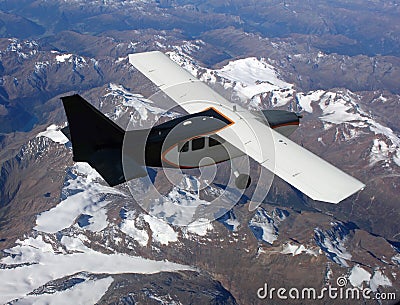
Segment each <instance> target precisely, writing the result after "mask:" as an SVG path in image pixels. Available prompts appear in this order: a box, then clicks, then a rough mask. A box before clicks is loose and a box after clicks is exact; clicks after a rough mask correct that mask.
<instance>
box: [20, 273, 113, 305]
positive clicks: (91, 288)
mask: <svg viewBox="0 0 400 305" xmlns="http://www.w3.org/2000/svg"><path fill="white" fill-rule="evenodd" d="M113 281H114V279H113V278H112V277H111V276H109V277H106V278H103V279H98V280H87V281H85V282H83V283H79V284H76V285H74V286H73V287H71V288H69V289H67V290H64V291H57V292H55V293H44V294H39V295H36V294H33V295H28V296H26V297H23V298H21V299H18V300H17V301H16V302H13V304H18V305H25V304H26V305H28V304H35V305H41V304H43V305H45V304H57V305H69V304H77V305H87V304H96V303H97V302H98V301H99V300H100V299H101V297H102V296H103V295H104V294H105V293H106V292H107V290H108V288H109V287H110V285H111V283H112V282H113Z"/></svg>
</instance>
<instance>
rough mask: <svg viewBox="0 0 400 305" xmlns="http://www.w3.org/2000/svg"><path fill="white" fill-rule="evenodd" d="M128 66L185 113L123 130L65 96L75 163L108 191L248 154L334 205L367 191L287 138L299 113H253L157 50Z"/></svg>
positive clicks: (239, 178)
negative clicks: (166, 171)
mask: <svg viewBox="0 0 400 305" xmlns="http://www.w3.org/2000/svg"><path fill="white" fill-rule="evenodd" d="M129 62H130V64H132V65H133V66H134V67H135V68H136V69H137V70H138V71H139V72H141V73H142V74H144V76H146V77H147V78H148V79H149V80H150V81H151V82H152V83H154V84H155V85H156V86H157V87H158V88H159V89H160V90H161V91H162V92H163V93H164V94H165V95H167V96H168V97H169V98H171V99H172V100H173V101H175V102H176V103H177V104H178V105H179V106H180V107H182V108H183V109H184V110H185V111H186V112H187V113H188V114H187V115H183V116H180V117H178V118H175V119H171V120H169V121H167V122H165V123H161V124H158V125H155V126H153V127H152V128H149V129H139V130H128V131H125V130H123V129H122V128H121V127H119V126H118V125H117V124H115V123H114V122H113V121H111V120H110V119H108V118H107V117H106V116H105V115H103V114H102V113H101V112H100V111H99V110H97V109H96V108H95V107H93V106H92V105H91V104H90V103H88V102H87V101H86V100H84V99H83V98H82V97H81V96H79V95H77V94H75V95H71V96H66V97H62V102H63V105H64V109H65V112H66V115H67V119H68V126H67V127H65V128H63V129H62V132H63V133H64V134H65V135H66V136H67V137H68V138H69V139H70V140H71V143H72V148H73V160H74V161H83V162H88V163H89V164H90V165H91V166H92V167H93V168H94V169H96V170H97V172H98V173H99V174H100V175H101V176H102V177H103V178H104V180H105V181H106V182H107V183H108V184H109V185H110V186H115V185H118V184H121V183H124V182H126V181H129V180H131V179H135V178H140V177H145V176H146V175H147V170H146V167H171V168H199V167H202V166H207V165H211V164H216V163H219V162H223V161H227V160H230V159H233V158H237V157H240V156H244V155H247V156H249V157H251V158H253V159H254V160H255V161H257V162H258V163H259V164H260V165H261V166H263V167H264V168H266V169H268V170H269V171H272V172H273V173H275V174H276V175H278V176H279V177H280V178H282V179H283V180H285V181H286V182H288V183H289V184H291V185H292V186H293V187H295V188H297V189H298V190H300V191H301V192H302V193H303V194H305V195H307V196H308V197H310V198H311V199H313V200H318V201H324V202H329V203H339V202H340V201H342V200H344V199H345V198H347V197H349V196H351V195H352V194H354V193H355V192H357V191H359V190H361V189H363V188H364V187H365V185H364V184H363V183H362V182H360V181H358V180H357V179H355V178H353V177H351V176H349V175H348V174H346V173H344V172H343V171H341V170H340V169H338V168H336V167H334V166H333V165H331V164H330V163H328V162H326V161H324V160H323V159H321V158H319V157H318V156H316V155H315V154H313V153H311V152H310V151H308V150H306V149H304V148H303V147H301V146H299V145H298V144H296V143H294V142H293V141H291V140H289V139H288V138H287V136H289V135H290V134H291V133H292V132H293V131H294V130H295V129H296V128H297V127H298V125H299V119H300V118H301V116H299V115H297V114H296V113H294V112H289V111H283V110H263V111H261V112H260V113H253V112H250V111H248V110H246V109H244V108H243V107H241V106H240V105H237V104H234V103H231V102H229V101H228V100H226V99H225V98H224V97H222V96H221V95H219V94H218V93H216V92H215V91H214V90H212V89H211V88H210V87H209V86H207V85H206V84H205V83H203V82H202V81H200V80H198V79H197V78H195V77H194V76H193V75H191V74H190V73H189V72H187V71H186V70H184V69H183V68H182V67H180V66H179V65H178V64H176V63H175V62H173V61H172V60H171V59H170V58H169V57H168V56H166V55H165V54H163V53H161V52H158V51H154V52H145V53H135V54H130V55H129ZM201 160H206V161H205V162H201ZM127 164H128V165H127ZM235 176H236V181H235V184H236V186H237V187H238V188H239V189H245V188H247V187H249V185H250V184H251V178H250V176H249V175H247V174H240V173H238V174H237V175H235Z"/></svg>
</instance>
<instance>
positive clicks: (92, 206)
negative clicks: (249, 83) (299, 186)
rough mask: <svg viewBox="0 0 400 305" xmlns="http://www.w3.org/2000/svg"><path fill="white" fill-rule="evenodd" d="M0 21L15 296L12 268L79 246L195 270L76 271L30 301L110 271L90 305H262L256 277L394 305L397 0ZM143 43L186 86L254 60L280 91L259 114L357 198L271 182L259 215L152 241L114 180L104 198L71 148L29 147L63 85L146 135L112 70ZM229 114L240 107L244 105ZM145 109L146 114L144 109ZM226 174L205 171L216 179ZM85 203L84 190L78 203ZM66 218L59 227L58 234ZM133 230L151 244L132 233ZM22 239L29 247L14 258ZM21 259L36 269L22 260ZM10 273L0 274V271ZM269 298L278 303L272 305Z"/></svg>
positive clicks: (174, 4)
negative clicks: (351, 291)
mask: <svg viewBox="0 0 400 305" xmlns="http://www.w3.org/2000/svg"><path fill="white" fill-rule="evenodd" d="M106 2H107V3H106ZM0 10H1V11H0V26H1V27H0V29H1V31H0V32H1V36H2V38H1V39H0V77H1V78H0V250H1V251H2V258H1V259H2V262H1V263H0V278H1V277H3V276H4V278H2V281H3V280H4V282H5V283H11V284H10V285H12V283H14V286H15V287H17V286H18V283H20V282H21V281H19V282H18V281H15V282H13V281H14V274H16V273H17V272H19V270H25V271H26V272H27V273H26V274H28V273H29V270H28V269H29V268H27V269H24V268H26V267H27V264H32V266H35V264H37V263H38V262H39V264H38V265H40V264H43V265H46V264H48V263H49V260H48V257H51V258H52V257H53V256H51V255H54V257H56V258H57V255H59V256H58V258H59V259H60V261H61V260H62V259H61V257H66V258H70V257H72V256H73V255H76V254H78V253H81V254H82V255H83V256H84V255H86V254H89V256H90V255H91V256H93V257H94V256H96V255H100V254H107V255H116V254H121V255H123V256H124V257H125V258H126V257H131V256H140V257H143V258H146V259H149V260H157V261H164V260H168V261H170V262H176V263H180V264H183V265H188V266H192V267H194V268H196V270H195V271H187V270H180V271H176V272H164V271H160V272H157V273H154V274H140V273H135V270H134V268H132V270H130V272H118V273H117V274H114V273H110V272H95V271H93V270H89V265H90V264H89V263H88V266H86V268H83V269H82V270H80V271H76V270H73V271H65V272H64V273H62V274H61V275H59V276H58V277H57V276H54V277H51V276H49V279H48V280H47V281H48V282H45V283H42V284H41V285H39V287H34V289H31V290H30V291H29V293H31V295H32V296H38V297H43V296H47V295H52V294H53V293H54V292H55V291H58V292H65V291H68V289H70V288H71V289H73V287H80V284H81V283H91V282H98V281H100V280H102V279H107V278H108V277H109V276H112V284H110V286H108V288H107V289H106V290H105V291H104V294H100V293H99V297H100V296H101V299H99V300H98V303H101V304H136V303H139V304H159V303H163V302H164V303H171V304H179V303H181V304H189V303H196V304H200V303H201V304H262V303H263V302H265V303H270V300H260V299H259V298H257V290H258V289H259V288H261V287H263V285H264V284H265V283H268V285H269V286H271V287H275V288H279V287H284V288H286V289H290V288H293V287H296V288H299V289H301V288H303V287H313V288H315V289H317V291H318V290H319V289H322V288H323V287H327V285H331V286H334V287H337V286H336V284H337V283H336V280H337V279H338V278H339V277H340V276H345V277H347V279H348V283H347V286H346V287H348V288H354V287H357V286H358V287H359V288H360V291H361V288H366V287H369V288H371V289H375V290H376V291H378V292H395V293H396V294H397V300H398V297H399V296H400V294H399V291H400V286H399V284H398V277H399V276H400V274H399V264H400V263H399V260H400V258H399V241H400V235H399V225H398V219H399V217H400V214H399V213H400V210H399V207H398V187H399V177H400V172H399V171H400V166H399V164H398V163H397V162H396V160H397V159H396V153H397V152H398V150H399V147H398V142H396V141H397V140H398V138H399V136H398V135H399V132H400V125H399V122H398V118H397V114H398V112H399V107H400V105H399V103H400V98H399V95H398V94H399V86H398V79H399V77H400V75H399V73H400V72H399V71H400V68H399V67H400V61H399V57H398V56H399V53H398V50H399V48H398V47H399V41H400V40H399V37H398V33H399V31H398V23H397V22H396V21H397V20H398V18H399V17H398V15H399V6H398V3H397V2H396V1H345V0H343V1H342V0H341V1H335V3H332V2H331V1H318V3H317V2H316V1H313V0H312V1H302V2H296V1H264V2H257V3H256V2H248V1H239V0H235V1H214V2H213V3H210V2H207V1H180V0H179V1H178V0H177V1H86V2H82V1H79V0H76V1H69V2H68V1H67V2H65V1H56V0H54V1H40V0H36V1H32V0H24V1H18V2H15V1H8V0H5V1H0ZM49 17H51V18H49ZM149 50H161V51H163V52H167V51H173V52H176V54H178V55H179V56H181V57H182V58H183V59H185V58H186V59H187V60H188V61H189V63H190V65H193V66H194V67H195V69H196V71H198V72H197V73H198V76H199V77H201V76H203V75H207V73H209V70H208V69H209V68H212V69H214V70H215V69H219V68H221V67H223V66H224V65H225V64H227V63H228V61H232V60H236V59H238V58H247V57H250V56H256V57H258V58H259V59H260V58H265V59H266V62H268V63H269V64H271V65H272V66H274V67H275V69H276V71H277V73H278V75H279V77H280V78H281V79H284V80H285V81H287V82H289V83H292V84H293V89H290V90H288V89H277V90H274V91H271V92H263V93H261V94H259V96H258V97H260V101H261V103H260V104H259V107H261V108H263V109H269V108H278V109H286V110H287V109H291V110H295V111H301V113H302V115H303V119H302V120H301V127H300V128H299V129H298V130H297V131H296V132H295V133H294V134H293V135H292V139H293V140H294V141H295V142H297V143H299V144H301V145H303V146H304V147H306V148H307V149H309V150H311V151H313V152H314V153H316V154H318V155H320V156H321V157H323V158H324V159H326V160H328V161H329V162H331V163H333V164H334V165H336V166H338V167H340V168H341V169H343V170H345V171H346V172H348V173H350V174H351V175H353V176H355V177H356V178H358V179H360V180H361V181H363V182H364V183H365V184H366V188H365V190H363V191H362V192H360V193H359V194H356V195H354V196H352V197H351V198H349V199H347V200H345V201H344V202H342V203H340V204H339V205H330V204H325V203H321V202H313V201H312V200H310V199H308V198H306V197H305V196H304V195H302V194H301V193H299V192H298V191H297V190H295V189H293V188H291V187H290V186H289V185H288V184H286V183H285V182H284V181H282V180H280V179H279V178H277V177H275V181H274V183H273V185H272V187H271V189H270V191H269V193H268V196H267V198H266V199H265V201H264V203H263V204H262V205H261V207H260V208H259V209H258V210H257V211H253V212H250V211H249V210H248V205H249V204H248V203H247V201H246V197H243V198H242V200H241V201H240V203H238V204H237V205H236V206H235V207H234V209H233V210H232V211H231V212H229V213H227V214H226V215H224V217H222V218H221V219H219V220H216V221H214V222H212V228H209V229H208V230H206V232H205V233H204V232H201V233H199V232H190V231H188V230H186V229H184V228H180V227H179V226H176V225H174V224H167V226H164V227H163V228H164V232H159V231H157V230H156V229H155V227H154V223H153V222H149V221H146V219H147V218H146V217H145V215H146V213H144V211H143V210H142V209H141V207H140V203H139V204H138V203H137V202H135V200H134V199H133V198H131V197H130V195H129V190H128V188H127V186H126V185H122V186H119V187H117V188H116V190H118V191H121V192H122V194H123V195H121V194H114V193H109V192H111V190H109V189H104V188H105V187H106V186H105V183H104V181H102V180H101V179H99V178H96V179H93V178H92V177H91V176H90V175H91V174H88V173H87V172H85V171H80V170H79V166H78V167H77V165H76V164H74V163H73V162H72V158H71V157H72V152H71V147H70V144H68V143H66V144H59V143H55V142H54V141H52V140H51V139H50V138H48V137H46V136H42V137H36V136H37V135H38V133H39V132H42V131H44V130H46V128H47V127H48V126H49V125H52V124H56V125H57V126H58V127H56V128H57V129H59V128H60V127H61V126H64V124H65V122H66V118H65V114H64V111H63V109H62V106H61V102H60V99H59V98H60V96H63V95H68V94H71V93H76V92H77V93H79V94H81V95H83V96H84V97H85V98H86V99H87V100H89V101H90V102H91V103H92V104H93V105H95V106H96V107H97V108H99V109H100V110H101V111H102V112H104V113H106V114H107V115H108V116H109V117H110V118H112V119H114V120H117V121H118V122H119V123H120V124H121V125H123V126H125V125H126V122H127V120H128V119H129V118H132V117H133V118H134V119H135V120H137V122H138V124H139V125H140V124H141V123H143V124H145V123H146V122H145V121H146V120H141V116H140V114H139V112H138V111H137V110H135V109H134V107H133V106H132V105H130V104H129V105H126V104H125V105H124V104H123V103H124V101H127V100H129V99H131V98H132V96H127V92H128V93H129V94H133V95H135V94H142V95H143V96H145V97H148V96H151V94H152V93H154V92H155V88H154V86H152V85H151V84H149V83H148V82H146V79H145V78H144V77H143V76H141V75H140V74H139V73H138V72H137V71H136V70H135V69H133V68H132V67H131V66H130V65H129V63H128V60H127V55H128V54H129V53H133V52H141V51H149ZM216 79H217V84H212V85H213V86H215V87H216V88H218V90H221V88H222V86H221V83H223V82H226V81H227V80H224V79H223V78H222V77H221V76H218V75H217V76H216ZM231 84H232V82H231ZM228 87H229V86H228ZM116 88H119V89H116ZM311 90H312V91H311ZM316 90H323V93H321V94H320V95H318V98H315V100H313V101H312V102H311V103H310V104H309V107H310V109H311V110H310V109H307V108H306V107H305V106H304V100H302V99H301V98H302V97H304V96H307V95H312V94H314V93H315V92H316ZM308 91H311V92H308ZM234 92H235V90H234V89H232V88H228V89H227V90H226V91H225V93H224V94H226V96H227V97H231V96H232V94H233V93H234ZM110 93H112V94H110ZM135 98H137V99H139V100H140V99H141V97H140V96H136V95H135ZM283 100H285V101H286V102H285V103H284V102H282V101H283ZM135 101H136V100H135ZM243 104H244V105H246V107H252V106H251V103H249V102H248V101H244V102H243ZM141 105H142V104H141ZM144 105H145V104H144ZM329 107H342V108H344V109H345V110H343V111H342V112H340V111H339V110H338V108H335V109H336V111H337V112H338V113H339V112H340V113H341V114H342V115H343V114H344V113H345V116H346V117H347V115H346V113H347V114H348V115H349V116H350V118H349V119H346V120H343V121H340V122H336V123H335V122H334V123H332V122H330V121H327V118H329V114H330V113H329V111H331V110H329V109H330V108H329ZM342 108H340V109H342ZM326 109H328V110H326ZM253 110H254V109H253ZM334 112H335V111H333V113H334ZM148 115H149V116H148V120H149V121H151V120H156V119H158V115H159V114H152V113H149V114H148ZM166 119H168V118H166ZM374 130H375V131H374ZM299 162H301V160H299ZM224 166H225V165H222V166H221V167H220V170H221V173H220V175H224V171H225V170H228V169H227V168H225V167H224ZM252 166H253V167H254V168H253V170H254V171H257V166H256V165H255V164H252ZM260 183H264V182H263V181H261V182H260ZM157 184H158V186H159V187H163V188H164V191H165V192H166V193H167V194H168V193H170V192H171V191H173V188H172V187H171V186H168V187H167V184H166V181H165V177H164V176H163V175H162V174H161V173H160V174H159V175H157ZM266 184H268V183H266ZM91 187H93V188H94V190H95V191H93V190H92V189H91ZM103 187H104V188H103ZM266 187H267V185H266ZM214 188H215V189H214ZM99 189H100V190H101V191H99ZM104 190H106V191H104ZM212 190H213V191H214V193H212V192H211V195H210V194H201V197H199V198H198V199H197V200H203V199H210V198H212V196H213V194H215V193H216V192H217V191H216V190H218V185H214V186H213V189H212ZM251 191H252V189H250V190H248V193H247V195H248V194H249V193H251ZM87 192H88V194H90V195H91V196H89V195H87V197H85V198H86V199H85V200H82V199H79V198H80V197H79V194H83V195H85V194H87ZM90 192H92V193H90ZM103 192H104V193H103ZM174 194H175V193H174ZM76 195H78V196H76ZM83 195H82V196H83ZM192 195H193V194H192ZM73 196H76V197H73ZM85 196H86V195H85ZM96 196H99V197H96ZM171 196H172V195H171ZM175 196H176V194H175ZM182 196H183V197H182V198H181V197H179V196H178V197H177V198H176V199H177V200H189V199H190V198H192V197H191V195H190V194H189V193H185V192H184V195H182ZM184 196H187V198H189V199H187V198H186V197H184ZM71 197H72V198H77V199H75V201H74V200H72V199H71ZM68 198H70V199H68ZM91 198H95V199H93V201H94V202H91V201H90V200H91ZM96 198H97V199H96ZM65 200H70V201H67V202H68V203H69V205H67V207H68V206H69V207H71V206H73V205H74V202H75V203H76V202H80V203H81V205H82V206H78V207H77V208H76V210H73V209H72V208H71V210H68V208H67V209H66V210H63V205H62V203H63V202H64V204H65ZM79 200H82V201H79ZM104 202H107V204H105V203H104ZM184 202H186V201H184ZM64 208H65V207H64ZM53 209H58V210H55V211H58V213H54V214H52V215H53V217H54V221H53V223H52V225H57V224H59V225H60V227H59V228H58V229H57V230H53V231H52V230H51V229H49V227H46V226H43V225H42V227H41V226H40V220H43V219H44V220H46V217H49V216H46V215H50V214H51V213H50V212H51V211H54V210H53ZM77 211H78V212H77ZM48 213H50V214H48ZM60 215H64V217H60ZM71 215H72V216H71ZM68 217H72V219H71V221H70V223H68V224H65V225H62V224H63V223H64V222H66V219H68ZM47 219H51V217H50V218H47ZM96 226H97V227H96ZM135 230H139V231H140V232H141V234H142V235H141V236H142V238H143V236H147V237H148V239H147V240H144V241H143V239H140V238H139V239H138V236H137V235H135V234H133V233H132V232H137V231H135ZM171 230H172V231H171ZM165 232H170V233H171V234H170V236H167V237H168V238H169V240H168V242H165V241H164V240H162V239H160V236H163V234H162V233H165ZM174 232H175V233H174ZM203 233H204V234H203ZM164 237H165V236H164ZM175 237H176V239H175ZM32 240H35V242H33V244H30V243H31V242H32ZM68 240H72V241H73V243H70V242H68ZM40 241H42V242H43V243H44V244H42V243H40ZM80 243H82V244H83V245H84V246H85V247H87V248H88V249H89V250H88V249H86V248H84V246H79V245H80ZM21 244H22V245H28V246H26V248H24V247H23V246H21V248H18V246H19V245H21ZM76 245H78V246H76ZM14 247H17V248H16V250H15V251H16V252H15V253H14V252H12V250H11V249H13V248H14ZM74 247H76V248H74ZM49 249H53V250H49ZM10 251H11V252H12V253H10ZM52 251H54V253H53V252H52ZM31 253H33V258H34V259H31V260H30V259H26V262H24V261H23V260H24V259H25V258H26V257H28V258H31V257H29V255H30V254H31ZM49 253H52V254H49ZM46 255H47V256H46ZM19 259H21V260H22V261H23V262H19ZM103 259H104V257H103ZM10 262H11V263H10ZM65 265H68V264H65ZM10 269H11V270H14V271H15V273H14V274H13V273H9V274H8V275H7V276H5V275H4V274H5V273H2V272H5V270H10ZM361 269H362V270H361ZM42 273H43V274H45V273H46V271H43V272H42ZM46 274H47V273H46ZM360 274H361V275H360ZM39 275H40V273H37V274H34V276H32V275H31V277H32V278H35V277H39ZM356 275H357V276H358V277H359V278H362V279H363V280H364V281H362V282H361V283H362V286H359V285H357V283H356V282H357V281H356V280H355V279H354V277H356V278H357V276H356ZM351 276H353V278H352V279H353V282H351V280H350V278H351ZM368 276H369V277H368ZM374 285H376V286H374ZM357 289H358V288H357ZM2 291H3V290H2ZM10 291H11V290H10ZM7 292H8V291H7ZM0 295H1V293H0ZM22 295H24V294H21V296H22ZM8 301H11V299H10V300H7V302H8ZM173 302H175V303H173ZM275 303H276V304H280V303H287V301H281V300H277V299H275V300H274V304H275ZM293 303H296V304H298V303H299V302H298V301H296V302H293ZM303 303H308V302H306V301H304V302H303ZM347 303H348V304H376V301H372V300H365V299H364V300H358V301H354V302H347ZM394 303H395V301H394V300H387V301H382V304H394ZM320 304H343V300H327V299H324V300H321V301H320Z"/></svg>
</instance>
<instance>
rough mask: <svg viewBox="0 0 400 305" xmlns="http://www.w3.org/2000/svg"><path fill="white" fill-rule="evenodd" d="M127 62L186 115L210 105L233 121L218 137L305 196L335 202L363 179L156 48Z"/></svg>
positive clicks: (360, 187) (359, 187) (358, 187)
mask: <svg viewBox="0 0 400 305" xmlns="http://www.w3.org/2000/svg"><path fill="white" fill-rule="evenodd" d="M129 62H130V63H131V64H132V65H133V66H134V67H135V68H136V69H138V70H139V71H140V72H141V73H143V74H144V75H145V76H146V77H147V78H149V79H150V80H151V81H152V82H153V83H154V84H155V85H157V86H158V87H159V88H160V89H161V90H162V91H163V92H165V93H166V94H167V95H168V96H169V97H170V98H172V99H173V100H174V101H175V102H177V103H178V104H179V105H180V106H181V107H182V108H184V109H185V110H186V111H187V112H189V113H196V112H200V111H202V110H204V109H205V108H209V107H210V106H211V107H214V108H215V109H216V110H218V111H219V112H221V113H222V114H224V115H225V116H227V117H228V118H229V119H230V120H232V121H233V122H234V124H232V125H230V126H229V128H226V129H224V130H221V131H219V132H218V135H219V136H221V137H222V138H223V139H225V140H226V141H228V142H229V143H231V144H232V145H234V146H236V147H237V148H239V149H240V150H242V151H243V152H245V153H246V154H247V155H249V156H250V157H252V158H253V159H254V160H256V161H257V162H259V163H260V164H261V165H262V166H264V167H265V168H267V169H269V170H271V171H273V172H274V173H275V174H276V175H278V176H279V177H281V178H282V179H283V180H285V181H287V182H288V183H290V184H291V185H293V186H294V187H295V188H297V189H299V190H300V191H301V192H302V193H304V194H306V195H307V196H309V197H310V198H312V199H314V200H319V201H325V202H330V203H338V202H340V201H342V200H343V199H345V198H347V197H349V196H350V195H352V194H354V193H355V192H357V191H358V190H360V189H362V188H364V187H365V185H364V184H363V183H361V182H360V181H358V180H357V179H355V178H353V177H351V176H349V175H348V174H346V173H344V172H343V171H341V170H340V169H338V168H336V167H334V166H333V165H331V164H329V163H328V162H326V161H324V160H323V159H321V158H319V157H318V156H316V155H315V154H313V153H311V152H309V151H308V150H306V149H304V148H302V147H301V146H299V145H297V144H296V143H294V142H293V141H291V140H289V139H288V138H286V137H284V136H283V135H281V134H279V133H277V132H275V131H274V130H273V129H271V128H269V127H268V126H267V125H265V124H264V123H263V122H261V121H260V120H259V118H258V117H257V116H255V115H253V114H251V113H250V112H249V111H247V110H246V109H244V108H243V107H240V106H239V105H236V104H233V103H231V102H229V101H227V100H226V99H225V98H223V97H222V96H221V95H219V94H217V93H216V92H215V91H213V90H212V89H211V88H210V87H208V86H207V85H206V84H205V83H203V82H201V81H200V80H198V79H197V78H195V77H194V76H193V75H191V74H190V73H189V72H187V71H186V70H184V69H183V68H182V67H180V66H179V65H178V64H176V63H175V62H173V61H172V60H170V59H169V57H167V56H166V55H164V54H163V53H161V52H148V53H137V54H131V55H129Z"/></svg>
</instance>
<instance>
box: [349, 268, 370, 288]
mask: <svg viewBox="0 0 400 305" xmlns="http://www.w3.org/2000/svg"><path fill="white" fill-rule="evenodd" d="M370 279H371V273H369V272H368V271H366V270H365V269H364V268H361V267H360V266H359V265H356V266H354V267H353V268H352V269H351V271H350V275H349V281H350V283H351V285H353V287H358V288H360V289H361V288H362V284H363V282H366V283H367V284H368V283H369V281H370Z"/></svg>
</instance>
